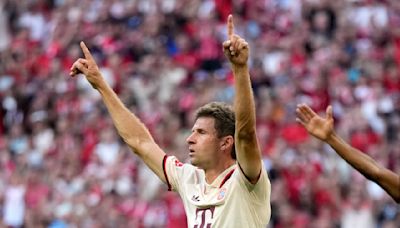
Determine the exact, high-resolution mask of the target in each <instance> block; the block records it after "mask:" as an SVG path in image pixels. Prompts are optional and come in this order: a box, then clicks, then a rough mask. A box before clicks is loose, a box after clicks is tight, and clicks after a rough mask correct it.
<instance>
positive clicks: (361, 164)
mask: <svg viewBox="0 0 400 228" xmlns="http://www.w3.org/2000/svg"><path fill="white" fill-rule="evenodd" d="M296 114H297V119H296V121H297V122H299V123H301V124H302V125H303V126H304V127H305V128H306V129H307V131H308V132H309V133H310V134H311V135H312V136H314V137H316V138H318V139H319V140H321V141H324V142H326V143H328V144H329V145H330V146H331V147H332V148H333V149H334V150H335V151H336V153H337V154H339V156H341V157H342V158H343V159H344V160H345V161H346V162H347V163H349V164H350V165H351V166H353V167H354V168H355V169H356V170H358V171H359V172H360V173H361V174H362V175H364V176H365V177H366V178H368V179H370V180H372V181H374V182H376V183H377V184H379V185H380V186H381V187H382V188H383V189H384V190H385V191H386V192H387V193H388V194H389V195H390V196H392V197H393V199H394V200H395V201H396V202H398V203H400V176H399V175H397V174H395V173H394V172H392V171H390V170H388V169H386V168H384V167H381V166H380V165H379V164H378V163H377V162H376V161H374V160H373V159H372V158H371V157H369V156H368V155H366V154H364V153H362V152H361V151H359V150H357V149H356V148H354V147H352V146H350V145H349V144H348V143H346V142H345V141H344V140H343V139H342V138H341V137H340V136H338V135H337V134H336V133H335V131H334V127H333V122H334V120H333V114H332V106H328V107H327V109H326V118H322V117H320V116H319V115H317V114H316V113H315V112H314V111H313V110H312V109H311V108H310V107H309V106H308V105H306V104H299V105H298V106H297V109H296Z"/></svg>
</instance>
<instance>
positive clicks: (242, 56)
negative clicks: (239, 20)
mask: <svg viewBox="0 0 400 228" xmlns="http://www.w3.org/2000/svg"><path fill="white" fill-rule="evenodd" d="M227 27H228V40H226V41H224V43H223V44H222V46H223V51H224V54H225V56H226V57H227V58H228V59H229V61H230V62H231V63H232V64H233V65H234V66H243V65H245V64H247V60H248V58H249V44H248V43H247V42H246V41H245V40H244V39H243V38H241V37H240V36H238V35H236V34H234V33H233V29H234V25H233V17H232V15H229V16H228V22H227Z"/></svg>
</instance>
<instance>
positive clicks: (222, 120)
mask: <svg viewBox="0 0 400 228" xmlns="http://www.w3.org/2000/svg"><path fill="white" fill-rule="evenodd" d="M200 117H212V118H214V120H215V126H214V127H215V130H217V137H218V138H222V137H225V136H228V135H231V136H232V137H235V112H234V111H233V109H232V107H231V106H230V105H228V104H226V103H223V102H211V103H208V104H206V105H204V106H202V107H200V108H199V109H198V110H197V112H196V120H197V119H198V118H200ZM231 157H232V158H233V159H235V160H236V151H235V144H233V149H232V151H231Z"/></svg>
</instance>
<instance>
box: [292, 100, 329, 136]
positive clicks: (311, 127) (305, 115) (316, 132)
mask: <svg viewBox="0 0 400 228" xmlns="http://www.w3.org/2000/svg"><path fill="white" fill-rule="evenodd" d="M296 115H297V118H296V121H297V122H299V123H300V124H302V125H303V126H304V127H305V128H306V129H307V131H308V132H309V133H310V134H311V135H313V136H314V137H316V138H318V139H320V140H323V141H326V140H327V139H328V138H329V137H330V136H331V135H332V134H333V115H332V106H330V105H329V106H328V108H327V109H326V118H322V117H320V116H319V115H317V114H316V113H315V112H314V111H313V110H312V109H311V108H310V107H309V106H308V105H306V104H299V105H297V108H296Z"/></svg>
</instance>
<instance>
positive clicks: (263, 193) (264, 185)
mask: <svg viewBox="0 0 400 228" xmlns="http://www.w3.org/2000/svg"><path fill="white" fill-rule="evenodd" d="M236 173H237V174H236V177H235V178H237V179H239V180H238V181H239V184H240V185H241V186H242V187H244V188H245V189H246V190H247V191H248V192H249V193H251V195H253V196H254V197H256V198H258V199H259V200H261V199H264V198H266V197H269V196H270V193H271V183H270V181H269V178H268V174H267V171H266V170H265V168H264V166H262V167H261V173H260V177H259V178H258V181H257V183H255V184H252V183H251V182H250V181H249V180H248V178H247V177H246V175H245V174H244V173H243V171H242V169H241V168H240V166H239V169H238V171H237V172H236Z"/></svg>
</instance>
